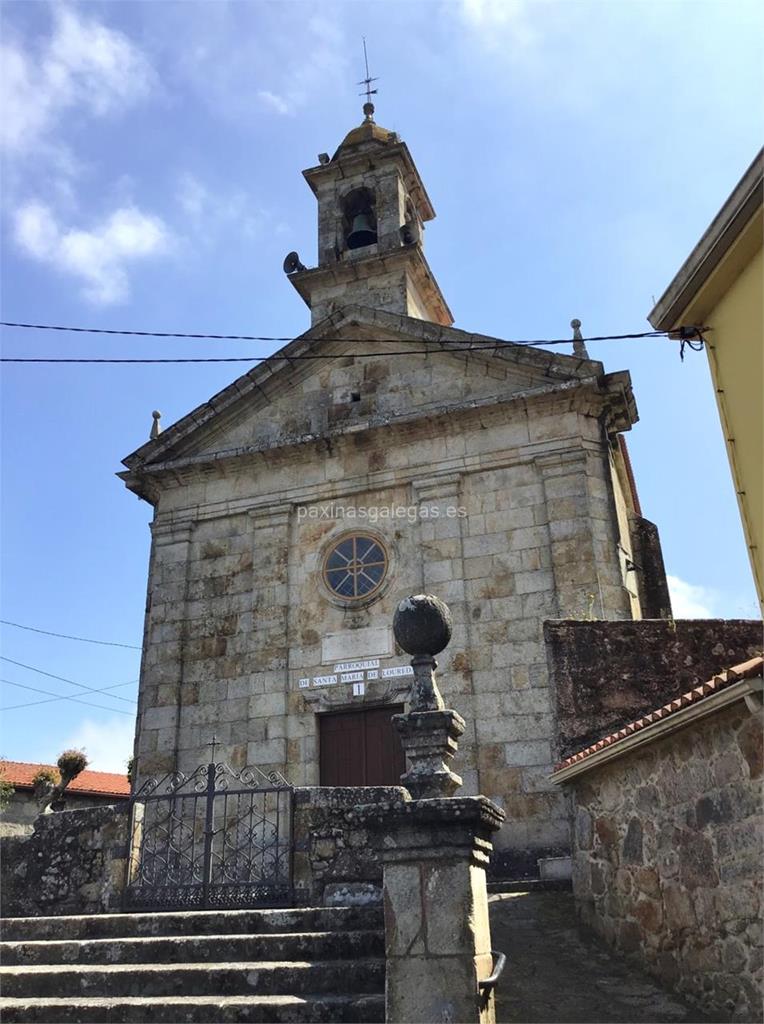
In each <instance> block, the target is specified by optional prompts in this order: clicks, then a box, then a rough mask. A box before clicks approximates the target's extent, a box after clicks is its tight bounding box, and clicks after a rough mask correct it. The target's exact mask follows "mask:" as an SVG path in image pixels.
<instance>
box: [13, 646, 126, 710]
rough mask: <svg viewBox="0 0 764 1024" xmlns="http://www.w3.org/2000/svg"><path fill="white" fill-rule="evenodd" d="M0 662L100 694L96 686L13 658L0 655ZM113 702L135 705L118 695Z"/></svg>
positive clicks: (115, 695)
mask: <svg viewBox="0 0 764 1024" xmlns="http://www.w3.org/2000/svg"><path fill="white" fill-rule="evenodd" d="M0 661H7V662H8V663H9V664H10V665H17V666H18V667H19V668H26V669H29V671H30V672H37V673H38V675H41V676H48V678H49V679H58V680H59V681H60V682H62V683H71V685H72V686H79V688H80V689H81V690H89V691H90V692H91V693H101V692H102V691H101V690H99V689H98V687H96V686H87V685H86V684H85V683H78V682H77V681H76V680H74V679H67V678H66V676H57V675H55V673H53V672H46V671H45V670H44V669H41V668H35V667H34V665H25V664H24V663H23V662H22V661H14V660H13V658H6V657H5V655H3V654H0ZM113 700H123V701H124V702H125V703H126V704H135V703H136V702H135V701H134V700H131V699H130V698H129V697H121V696H120V695H119V694H114V697H113Z"/></svg>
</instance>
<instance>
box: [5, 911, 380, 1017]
mask: <svg viewBox="0 0 764 1024" xmlns="http://www.w3.org/2000/svg"><path fill="white" fill-rule="evenodd" d="M0 926H1V927H2V935H1V938H2V941H0V962H1V963H2V967H0V982H2V998H0V1014H1V1015H2V1020H3V1021H4V1024H12V1022H16V1021H18V1022H22V1021H23V1022H30V1024H31V1022H35V1024H56V1022H68V1024H75V1022H76V1024H96V1022H97V1024H102V1022H123V1021H124V1022H127V1021H129V1022H136V1024H138V1022H140V1024H154V1022H167V1024H169V1022H173V1024H175V1022H180V1021H188V1022H196V1021H215V1022H218V1021H219V1022H229V1021H231V1022H233V1021H236V1022H240V1024H247V1022H255V1021H257V1022H260V1021H262V1022H279V1021H289V1022H291V1024H301V1022H307V1021H315V1022H324V1021H332V1022H334V1021H337V1022H342V1021H348V1022H350V1021H353V1022H358V1024H363V1022H375V1021H384V1018H385V1007H384V1002H385V1000H384V988H385V960H384V931H383V922H382V912H381V909H380V908H377V907H321V908H315V909H311V908H308V909H289V910H224V911H189V912H182V913H161V914H145V913H144V914H99V915H92V916H87V917H85V916H83V917H25V918H6V919H5V920H3V921H2V922H0Z"/></svg>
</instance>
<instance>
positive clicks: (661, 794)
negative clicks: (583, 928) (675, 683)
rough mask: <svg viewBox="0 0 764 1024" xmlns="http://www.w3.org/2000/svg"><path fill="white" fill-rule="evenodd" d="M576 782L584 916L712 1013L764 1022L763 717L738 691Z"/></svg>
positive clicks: (576, 857) (579, 896) (576, 849)
mask: <svg viewBox="0 0 764 1024" xmlns="http://www.w3.org/2000/svg"><path fill="white" fill-rule="evenodd" d="M566 788H568V789H569V791H570V793H571V795H572V813H573V827H572V831H573V886H574V894H575V898H576V904H577V907H578V910H579V912H580V915H581V918H582V921H583V922H584V923H585V924H586V925H588V926H590V927H592V928H593V929H594V930H595V931H596V932H597V933H598V934H599V935H600V936H602V937H603V938H604V939H605V940H606V941H607V942H608V943H609V944H610V945H612V946H614V947H615V948H616V949H617V950H619V951H620V952H622V953H623V954H625V955H626V956H628V957H630V958H632V959H634V960H636V961H637V962H638V963H640V964H641V965H642V966H644V967H646V968H647V969H648V970H649V971H650V972H651V973H653V974H655V975H656V976H658V977H659V978H660V979H661V980H663V981H664V982H665V983H667V984H668V985H670V986H672V987H673V988H675V989H676V990H678V991H679V992H681V993H682V994H683V995H684V996H685V997H687V998H688V999H689V1000H691V1001H693V1002H694V1003H695V1004H696V1005H698V1006H699V1007H700V1008H701V1009H702V1010H703V1011H704V1012H708V1013H710V1014H713V1015H714V1016H712V1017H711V1019H714V1020H718V1019H722V1020H739V1021H760V1020H761V1005H762V863H764V815H763V814H762V722H761V719H760V716H759V715H752V714H751V713H750V712H749V711H748V710H747V708H746V705H745V703H744V702H743V701H742V700H741V701H738V702H737V703H736V704H734V705H732V706H729V707H727V708H723V709H721V710H719V711H717V712H714V713H713V714H712V715H709V716H706V717H705V718H702V719H701V720H699V721H698V722H697V723H695V724H691V725H689V726H687V727H685V728H683V729H681V730H679V731H677V732H675V733H673V734H671V735H669V736H666V737H664V738H662V739H656V740H654V741H653V742H651V743H649V744H645V745H644V746H642V747H640V748H638V749H637V750H635V751H633V752H632V753H630V754H626V755H625V756H622V757H619V758H616V759H614V760H611V761H608V762H607V763H605V764H602V765H601V766H599V767H595V768H592V769H591V770H590V771H588V772H584V773H582V774H580V775H578V776H576V777H574V778H573V779H571V780H570V781H569V782H568V783H566Z"/></svg>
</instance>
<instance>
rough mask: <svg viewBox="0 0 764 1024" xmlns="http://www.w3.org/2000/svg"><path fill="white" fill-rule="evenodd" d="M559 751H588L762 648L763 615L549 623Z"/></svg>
mask: <svg viewBox="0 0 764 1024" xmlns="http://www.w3.org/2000/svg"><path fill="white" fill-rule="evenodd" d="M544 638H545V640H546V650H547V658H548V661H549V672H550V677H551V678H550V685H551V686H552V688H553V691H554V694H555V705H556V716H557V754H558V756H559V757H560V758H561V759H562V758H565V757H568V756H570V755H571V754H574V753H575V752H576V751H578V750H582V749H583V748H584V747H586V746H588V745H589V744H590V743H594V742H596V741H597V740H599V739H601V738H602V737H603V736H606V735H607V734H608V733H611V732H615V731H617V730H618V729H620V728H621V727H622V726H624V725H628V723H629V722H633V721H634V720H635V719H637V718H639V717H640V716H641V715H644V714H646V713H648V712H650V711H654V710H655V708H658V707H661V706H662V705H663V704H667V703H668V702H669V701H670V700H673V699H674V698H676V697H679V696H680V695H681V694H683V693H687V691H688V690H691V689H692V688H693V687H694V686H698V685H699V684H700V683H703V682H705V681H706V680H707V679H711V677H712V676H713V675H715V674H716V673H718V672H721V671H723V670H724V669H726V668H729V667H730V666H731V665H739V664H741V663H742V662H744V661H748V659H749V658H752V657H754V656H755V655H757V654H760V653H761V650H762V643H763V638H762V628H761V620H759V619H678V620H676V621H674V620H666V619H641V620H635V621H628V620H625V621H621V622H603V621H587V620H583V621H582V620H576V619H566V620H564V621H562V620H560V621H552V622H546V623H544Z"/></svg>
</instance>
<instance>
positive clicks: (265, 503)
mask: <svg viewBox="0 0 764 1024" xmlns="http://www.w3.org/2000/svg"><path fill="white" fill-rule="evenodd" d="M602 452H603V443H602V442H593V441H587V440H582V439H581V437H580V436H579V435H575V436H570V437H563V438H555V439H554V440H552V441H539V442H537V443H535V444H530V445H523V447H522V449H511V450H509V451H506V450H505V451H501V452H488V453H485V452H481V453H476V454H472V455H466V456H454V457H452V458H450V459H444V460H442V462H441V466H442V467H443V472H444V474H446V479H447V480H448V479H451V478H452V477H454V476H456V475H458V476H460V477H461V476H467V475H469V474H470V473H480V472H484V471H486V470H495V469H507V468H509V467H512V466H521V465H531V464H535V463H536V462H537V460H539V459H542V460H543V459H551V460H552V461H553V462H554V464H555V465H557V464H559V460H560V458H561V457H566V456H570V457H571V458H572V459H575V460H576V461H581V460H585V459H586V458H587V456H594V457H599V456H601V455H602ZM428 468H430V467H428V466H425V465H419V466H413V467H410V468H407V469H406V470H379V471H377V472H375V473H365V474H363V475H361V474H357V475H356V476H352V477H346V478H344V479H342V480H339V481H322V482H320V483H317V484H311V485H309V486H304V485H298V486H296V487H293V488H290V489H289V491H287V492H286V493H285V492H284V491H283V490H282V491H279V492H278V494H276V493H273V494H268V495H263V496H260V497H258V498H254V497H253V496H251V495H250V496H249V497H242V498H235V499H231V498H228V499H225V500H222V501H217V502H209V503H207V504H204V505H199V504H192V505H189V506H187V507H184V508H182V509H175V510H173V511H171V512H166V513H159V514H158V515H157V519H158V520H160V519H161V520H162V521H163V522H164V521H167V522H178V523H181V522H186V521H188V520H191V519H193V520H194V521H196V520H199V521H201V520H210V519H220V518H225V517H227V516H234V515H249V513H250V512H251V511H252V510H253V509H257V508H263V509H271V508H278V507H281V506H282V505H283V503H284V501H285V500H287V501H288V502H289V503H290V504H291V506H292V507H293V508H295V507H298V506H300V505H311V504H315V503H317V502H331V501H340V500H343V499H353V498H354V497H356V496H358V495H363V494H368V493H369V491H379V490H384V489H390V488H393V487H414V486H415V484H416V481H417V480H419V479H421V478H422V474H423V473H424V472H425V470H426V469H428ZM427 479H428V480H429V481H431V482H433V483H435V480H436V477H433V476H430V477H428V478H427Z"/></svg>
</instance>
